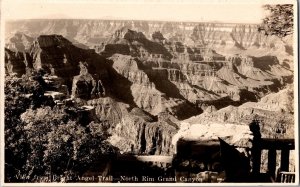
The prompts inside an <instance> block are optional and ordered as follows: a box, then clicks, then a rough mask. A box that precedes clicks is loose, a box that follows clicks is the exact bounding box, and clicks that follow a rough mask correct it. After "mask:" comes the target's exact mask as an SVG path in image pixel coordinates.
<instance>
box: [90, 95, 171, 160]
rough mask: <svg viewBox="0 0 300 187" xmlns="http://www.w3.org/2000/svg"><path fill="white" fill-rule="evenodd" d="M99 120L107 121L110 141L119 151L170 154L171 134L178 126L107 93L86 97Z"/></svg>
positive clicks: (167, 119)
mask: <svg viewBox="0 0 300 187" xmlns="http://www.w3.org/2000/svg"><path fill="white" fill-rule="evenodd" d="M87 104H88V105H90V106H93V107H95V113H96V116H97V117H98V119H99V120H101V121H107V122H108V124H110V125H109V132H110V134H111V135H112V136H111V137H110V140H109V141H110V142H111V143H112V144H113V145H114V146H116V147H118V148H119V149H120V151H122V152H130V153H136V154H162V155H171V154H172V152H173V146H172V143H171V139H172V136H173V135H174V134H175V133H176V131H177V126H176V124H175V123H174V122H172V121H170V120H169V118H164V119H160V120H159V121H157V119H155V118H154V117H153V116H151V115H149V114H147V113H145V112H144V111H143V110H142V109H139V108H132V107H131V106H130V105H128V104H125V103H122V102H117V101H115V100H114V99H112V98H110V97H103V98H98V99H93V100H89V101H88V102H87Z"/></svg>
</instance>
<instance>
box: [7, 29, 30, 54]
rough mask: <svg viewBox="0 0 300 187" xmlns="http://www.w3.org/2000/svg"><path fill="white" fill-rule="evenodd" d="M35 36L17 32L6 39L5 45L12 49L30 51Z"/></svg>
mask: <svg viewBox="0 0 300 187" xmlns="http://www.w3.org/2000/svg"><path fill="white" fill-rule="evenodd" d="M33 41H34V38H32V37H30V36H28V35H26V34H24V33H21V32H16V33H15V34H14V35H13V36H12V37H9V39H8V41H6V45H5V47H6V48H7V49H9V50H11V51H15V52H16V51H18V52H29V51H30V48H31V45H32V44H33Z"/></svg>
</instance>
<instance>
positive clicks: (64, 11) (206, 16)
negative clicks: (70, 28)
mask: <svg viewBox="0 0 300 187" xmlns="http://www.w3.org/2000/svg"><path fill="white" fill-rule="evenodd" d="M75 2H76V3H74V1H63V3H62V1H55V0H54V1H49V0H48V1H37V0H30V1H20V0H13V1H4V2H3V7H2V12H3V15H4V16H5V19H10V20H15V19H39V18H41V19H60V18H73V19H127V20H128V19H129V20H163V21H216V22H227V23H260V22H261V20H262V18H263V17H264V10H263V8H262V4H261V1H253V2H254V3H253V4H249V2H248V3H247V4H245V3H244V4H243V3H242V1H230V2H231V3H228V1H223V2H221V3H220V1H201V3H200V2H199V1H184V2H185V3H182V2H183V1H157V0H152V1H147V3H145V2H143V3H141V1H122V3H120V2H121V1H111V2H108V1H91V0H89V1H75ZM208 3H209V4H208Z"/></svg>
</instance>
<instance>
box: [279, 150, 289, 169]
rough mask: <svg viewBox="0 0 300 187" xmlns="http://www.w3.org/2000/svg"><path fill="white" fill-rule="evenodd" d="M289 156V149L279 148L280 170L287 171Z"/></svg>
mask: <svg viewBox="0 0 300 187" xmlns="http://www.w3.org/2000/svg"><path fill="white" fill-rule="evenodd" d="M289 158H290V150H288V149H282V150H281V163H280V170H281V171H289Z"/></svg>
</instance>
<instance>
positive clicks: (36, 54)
mask: <svg viewBox="0 0 300 187" xmlns="http://www.w3.org/2000/svg"><path fill="white" fill-rule="evenodd" d="M30 56H31V57H32V65H33V68H34V69H36V70H37V69H43V70H44V71H45V72H46V73H48V74H51V75H56V76H58V77H61V78H63V80H64V81H65V82H64V84H66V85H67V86H68V88H69V90H70V91H71V89H72V88H71V87H72V81H73V77H74V76H77V75H79V74H80V62H85V66H86V68H87V71H88V72H89V73H90V74H91V75H93V76H95V79H96V80H97V81H98V80H100V79H101V80H102V83H103V84H104V86H105V85H107V84H108V82H109V75H108V71H109V70H108V69H109V65H108V64H107V63H106V60H105V58H104V57H102V56H100V55H98V54H96V53H95V52H93V51H91V50H85V49H81V48H78V47H76V46H74V45H73V44H72V43H71V42H70V41H68V40H67V39H65V38H64V37H62V36H60V35H42V36H39V37H38V38H37V39H36V40H35V41H34V43H33V45H32V48H31V51H30ZM77 78H79V77H77ZM108 90H109V89H108Z"/></svg>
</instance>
